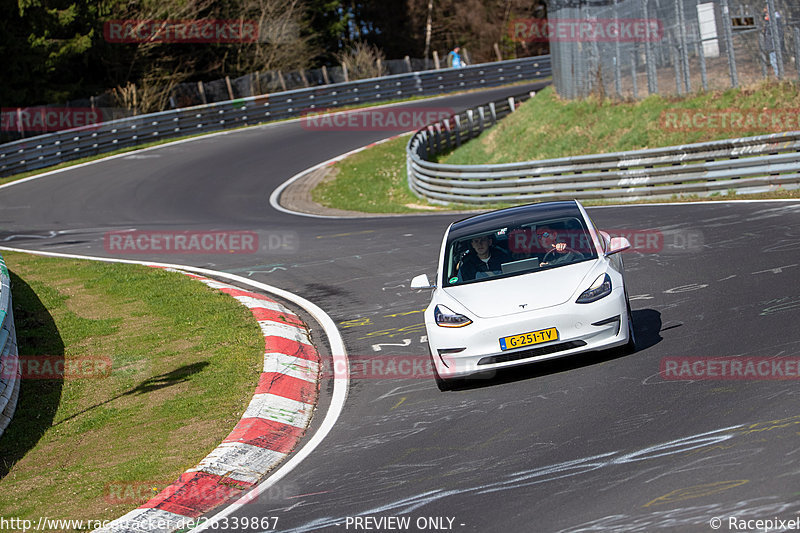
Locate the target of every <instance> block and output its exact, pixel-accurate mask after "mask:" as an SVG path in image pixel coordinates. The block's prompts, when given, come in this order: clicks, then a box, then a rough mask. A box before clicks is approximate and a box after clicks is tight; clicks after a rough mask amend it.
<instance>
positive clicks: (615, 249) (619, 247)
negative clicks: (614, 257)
mask: <svg viewBox="0 0 800 533" xmlns="http://www.w3.org/2000/svg"><path fill="white" fill-rule="evenodd" d="M630 247H631V242H630V241H629V240H628V239H627V237H612V238H611V242H609V243H608V250H607V251H606V255H611V254H616V253H619V252H622V251H623V250H627V249H628V248H630Z"/></svg>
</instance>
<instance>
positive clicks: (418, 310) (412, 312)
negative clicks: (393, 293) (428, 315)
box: [383, 309, 425, 318]
mask: <svg viewBox="0 0 800 533" xmlns="http://www.w3.org/2000/svg"><path fill="white" fill-rule="evenodd" d="M424 311H425V309H416V310H414V311H405V312H404V313H394V314H392V315H383V318H395V317H398V316H406V315H413V314H415V313H422V312H424Z"/></svg>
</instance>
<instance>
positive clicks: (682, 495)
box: [644, 479, 750, 507]
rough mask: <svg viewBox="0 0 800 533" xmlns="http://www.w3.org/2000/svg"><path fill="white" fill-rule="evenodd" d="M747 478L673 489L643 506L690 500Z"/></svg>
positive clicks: (736, 485)
mask: <svg viewBox="0 0 800 533" xmlns="http://www.w3.org/2000/svg"><path fill="white" fill-rule="evenodd" d="M749 481H750V480H748V479H734V480H731V481H716V482H714V483H705V484H703V485H695V486H693V487H686V488H683V489H677V490H673V491H672V492H668V493H667V494H664V495H663V496H659V497H658V498H656V499H655V500H651V501H649V502H647V503H646V504H644V507H650V506H651V505H661V504H663V503H674V502H680V501H683V500H690V499H692V498H702V497H703V496H711V495H712V494H717V493H719V492H723V491H726V490H730V489H733V488H736V487H739V486H741V485H744V484H745V483H749Z"/></svg>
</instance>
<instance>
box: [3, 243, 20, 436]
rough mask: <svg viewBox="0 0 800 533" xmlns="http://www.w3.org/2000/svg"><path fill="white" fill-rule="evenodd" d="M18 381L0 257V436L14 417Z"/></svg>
mask: <svg viewBox="0 0 800 533" xmlns="http://www.w3.org/2000/svg"><path fill="white" fill-rule="evenodd" d="M20 381H22V377H21V376H20V371H19V359H18V357H17V336H16V333H15V331H14V312H13V310H12V308H11V278H10V276H9V275H8V269H7V268H6V264H5V262H4V261H3V257H2V256H0V435H2V434H3V432H4V431H5V429H6V427H8V424H9V423H10V422H11V417H13V416H14V410H15V409H16V407H17V398H18V397H19V385H20Z"/></svg>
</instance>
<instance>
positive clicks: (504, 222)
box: [411, 201, 635, 390]
mask: <svg viewBox="0 0 800 533" xmlns="http://www.w3.org/2000/svg"><path fill="white" fill-rule="evenodd" d="M629 247H630V243H629V242H628V240H627V239H626V238H624V237H614V238H611V237H610V236H609V235H608V234H607V233H605V232H602V231H599V230H597V229H596V228H595V226H594V223H593V222H592V221H591V219H590V218H589V215H588V214H587V213H586V210H585V209H584V208H583V206H582V205H581V204H580V203H579V202H577V201H566V202H547V203H540V204H532V205H525V206H520V207H512V208H508V209H502V210H499V211H493V212H490V213H483V214H480V215H476V216H473V217H470V218H466V219H464V220H460V221H458V222H455V223H453V224H451V225H450V227H449V228H448V229H447V231H446V232H445V235H444V240H443V241H442V249H441V252H440V254H439V268H438V271H437V273H436V280H435V282H434V283H433V284H431V283H430V282H429V280H428V277H427V276H426V275H425V274H421V275H419V276H417V277H415V278H414V279H413V280H412V281H411V288H412V289H426V288H432V289H434V290H433V294H432V298H431V303H430V305H429V306H428V308H427V309H426V310H425V326H426V329H427V333H428V345H429V347H430V352H431V357H432V358H433V363H434V368H435V370H436V374H437V376H436V378H437V379H436V381H437V384H438V385H439V388H441V389H443V390H444V389H446V388H449V386H450V385H451V384H452V381H453V380H454V379H456V378H463V377H465V376H468V375H470V374H475V373H480V372H483V371H487V370H495V369H499V368H504V367H509V366H514V365H520V364H526V363H531V362H535V361H542V360H545V359H550V358H554V357H563V356H567V355H572V354H576V353H581V352H587V351H595V350H606V349H609V348H614V347H618V346H622V347H625V349H627V350H631V351H632V350H633V347H634V342H635V341H634V337H633V324H632V322H631V311H630V304H629V303H628V295H627V291H626V289H625V280H624V274H623V266H622V258H621V257H620V255H619V252H621V251H623V250H625V249H627V248H629Z"/></svg>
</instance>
